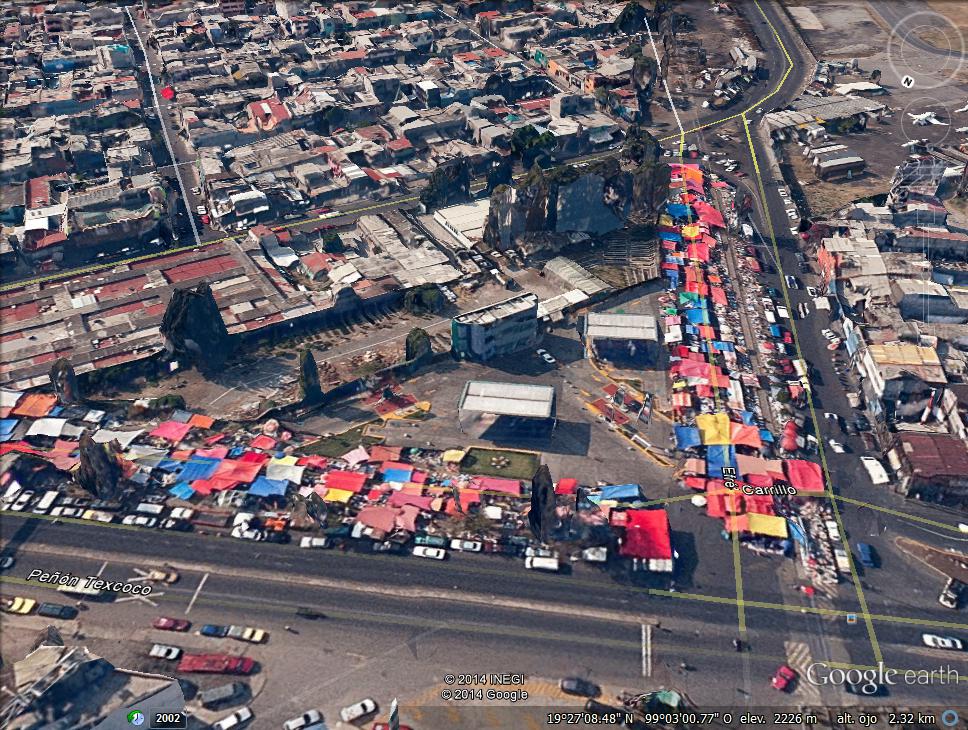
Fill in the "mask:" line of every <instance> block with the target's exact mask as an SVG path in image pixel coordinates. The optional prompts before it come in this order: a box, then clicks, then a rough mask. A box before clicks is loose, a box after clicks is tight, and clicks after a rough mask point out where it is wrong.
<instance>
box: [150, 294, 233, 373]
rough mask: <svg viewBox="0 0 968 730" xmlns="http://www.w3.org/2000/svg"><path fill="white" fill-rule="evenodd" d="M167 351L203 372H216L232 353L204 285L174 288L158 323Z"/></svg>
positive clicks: (222, 325)
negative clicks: (192, 287) (162, 316)
mask: <svg viewBox="0 0 968 730" xmlns="http://www.w3.org/2000/svg"><path fill="white" fill-rule="evenodd" d="M161 334H162V335H164V337H165V343H166V346H167V347H168V350H169V351H170V352H171V353H172V354H173V355H174V356H175V357H177V358H179V359H180V360H185V361H187V362H189V363H191V364H193V365H195V366H196V367H197V368H198V369H199V370H200V371H202V372H203V373H205V374H206V375H211V374H215V373H217V372H219V371H220V370H221V368H222V366H224V365H225V361H226V360H227V359H228V358H229V355H231V354H232V338H231V337H230V336H229V333H228V330H227V329H226V327H225V322H224V321H223V320H222V314H221V312H219V311H218V303H217V302H216V301H215V296H214V295H213V294H212V289H211V287H210V286H209V285H208V284H204V283H203V284H199V285H198V286H197V287H195V288H194V289H175V291H174V293H173V294H172V295H171V301H170V302H168V308H167V309H166V310H165V316H164V319H162V322H161Z"/></svg>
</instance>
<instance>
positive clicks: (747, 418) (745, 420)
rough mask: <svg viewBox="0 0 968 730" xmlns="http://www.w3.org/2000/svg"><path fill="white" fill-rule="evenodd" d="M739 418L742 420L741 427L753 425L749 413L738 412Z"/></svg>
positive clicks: (751, 415) (751, 416)
mask: <svg viewBox="0 0 968 730" xmlns="http://www.w3.org/2000/svg"><path fill="white" fill-rule="evenodd" d="M739 417H740V418H741V419H743V425H744V426H752V425H753V414H752V413H751V412H750V411H740V412H739Z"/></svg>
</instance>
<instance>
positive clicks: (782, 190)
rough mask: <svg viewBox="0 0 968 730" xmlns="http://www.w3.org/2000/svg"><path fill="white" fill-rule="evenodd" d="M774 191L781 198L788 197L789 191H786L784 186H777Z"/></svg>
mask: <svg viewBox="0 0 968 730" xmlns="http://www.w3.org/2000/svg"><path fill="white" fill-rule="evenodd" d="M776 191H777V192H778V193H779V194H780V197H781V198H789V197H790V193H788V192H787V189H786V188H777V189H776Z"/></svg>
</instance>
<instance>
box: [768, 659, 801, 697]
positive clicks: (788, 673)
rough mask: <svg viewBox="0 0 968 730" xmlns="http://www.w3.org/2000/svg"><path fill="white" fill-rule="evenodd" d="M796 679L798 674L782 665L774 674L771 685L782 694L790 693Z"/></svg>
mask: <svg viewBox="0 0 968 730" xmlns="http://www.w3.org/2000/svg"><path fill="white" fill-rule="evenodd" d="M796 678H797V673H796V671H795V670H794V669H792V668H791V667H789V666H788V665H786V664H781V665H780V666H779V667H777V670H776V671H775V672H774V673H773V678H772V679H771V680H770V684H772V685H773V689H776V690H779V691H780V692H788V691H789V690H790V687H791V685H792V683H793V682H794V680H796Z"/></svg>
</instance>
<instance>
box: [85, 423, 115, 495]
mask: <svg viewBox="0 0 968 730" xmlns="http://www.w3.org/2000/svg"><path fill="white" fill-rule="evenodd" d="M74 479H75V480H76V481H77V483H78V484H80V485H81V486H82V487H84V489H86V490H87V491H88V492H90V493H91V494H92V495H93V496H95V497H97V498H98V499H114V498H115V497H116V496H117V493H118V484H119V482H120V481H121V447H120V446H119V445H118V442H117V441H111V442H109V443H106V444H99V443H96V442H95V441H94V438H93V437H92V436H91V434H90V433H89V432H86V431H85V432H84V433H83V434H82V435H81V440H80V442H79V443H78V464H77V470H76V471H75V472H74Z"/></svg>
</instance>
